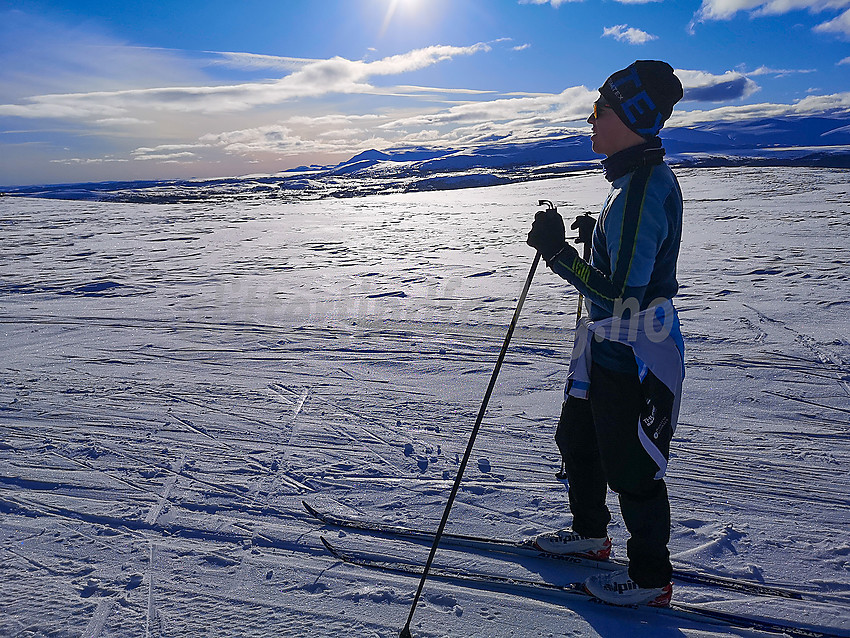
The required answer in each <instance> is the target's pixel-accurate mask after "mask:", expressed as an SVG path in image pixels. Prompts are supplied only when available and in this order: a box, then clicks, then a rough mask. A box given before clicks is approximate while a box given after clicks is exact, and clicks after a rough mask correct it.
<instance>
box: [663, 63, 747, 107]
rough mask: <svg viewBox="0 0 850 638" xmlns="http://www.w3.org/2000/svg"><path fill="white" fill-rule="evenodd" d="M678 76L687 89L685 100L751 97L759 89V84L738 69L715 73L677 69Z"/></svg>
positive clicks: (721, 100)
mask: <svg viewBox="0 0 850 638" xmlns="http://www.w3.org/2000/svg"><path fill="white" fill-rule="evenodd" d="M676 76H677V77H678V78H679V80H680V81H681V82H682V87H683V88H684V90H685V95H684V98H683V99H684V100H685V101H692V102H727V101H729V100H736V99H740V98H745V97H749V96H750V95H752V94H753V93H755V92H756V91H758V90H759V86H758V84H756V83H755V82H753V81H752V80H751V79H749V78H748V77H747V76H746V75H744V74H743V73H740V72H738V71H726V73H723V74H722V75H715V74H713V73H707V72H705V71H692V70H688V69H676Z"/></svg>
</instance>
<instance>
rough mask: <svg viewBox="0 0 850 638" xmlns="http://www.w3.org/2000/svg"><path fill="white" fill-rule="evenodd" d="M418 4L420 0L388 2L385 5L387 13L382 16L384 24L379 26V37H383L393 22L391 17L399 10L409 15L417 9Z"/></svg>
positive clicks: (391, 0) (394, 0) (393, 0)
mask: <svg viewBox="0 0 850 638" xmlns="http://www.w3.org/2000/svg"><path fill="white" fill-rule="evenodd" d="M419 3H420V0H390V1H389V4H388V5H387V12H386V14H384V22H383V24H382V25H381V33H380V35H381V36H383V35H384V34H385V33H386V32H387V29H388V28H389V27H390V23H391V22H392V21H393V17H394V16H395V14H396V13H397V12H398V11H399V9H402V10H403V11H404V12H405V13H410V12H411V11H413V10H415V9H416V8H417V5H418V4H419Z"/></svg>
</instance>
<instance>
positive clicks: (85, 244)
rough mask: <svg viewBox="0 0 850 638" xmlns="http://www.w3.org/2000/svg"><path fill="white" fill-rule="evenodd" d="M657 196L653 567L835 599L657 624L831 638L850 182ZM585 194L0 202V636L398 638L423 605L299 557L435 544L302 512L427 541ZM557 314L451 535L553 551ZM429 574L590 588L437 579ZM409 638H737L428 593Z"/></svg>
mask: <svg viewBox="0 0 850 638" xmlns="http://www.w3.org/2000/svg"><path fill="white" fill-rule="evenodd" d="M679 174H680V179H681V182H682V185H683V189H684V191H685V196H686V218H685V235H684V238H683V248H682V256H681V259H680V282H681V284H682V289H681V293H680V295H679V297H678V299H677V305H678V307H679V309H680V312H681V318H682V322H683V329H684V333H685V337H686V344H687V348H688V350H687V357H686V360H687V368H688V373H687V378H686V381H685V397H684V402H683V407H682V416H681V422H680V427H679V431H678V432H677V436H676V438H675V441H674V445H673V450H674V453H673V459H672V461H671V465H670V470H669V488H670V493H671V501H672V507H673V534H672V541H671V551H672V553H673V555H674V561H675V563H676V565H677V566H681V567H685V568H697V569H700V570H703V571H706V572H710V573H714V574H721V575H727V576H735V577H745V578H747V579H750V580H755V581H761V580H763V581H766V582H771V583H784V584H788V585H792V586H794V587H797V588H800V589H805V590H811V591H815V592H822V593H827V594H829V596H827V598H828V600H825V602H823V603H811V602H809V603H799V602H794V601H792V602H780V601H777V600H770V599H766V598H754V597H751V596H744V595H740V594H730V593H729V592H724V591H719V590H711V589H706V588H698V587H694V586H691V587H688V586H679V587H678V588H677V590H676V597H677V598H678V599H679V600H682V601H690V602H697V603H705V604H710V605H711V606H713V607H717V608H722V609H728V610H732V611H743V612H746V613H750V614H754V615H762V616H770V617H776V618H782V619H784V620H787V621H789V622H795V623H803V624H807V625H815V626H819V627H825V628H830V630H831V631H832V632H834V633H836V634H839V635H842V634H843V635H850V525H848V523H850V517H848V511H849V510H850V508H848V504H850V490H848V485H850V478H848V460H850V433H848V424H850V330H849V329H850V321H848V310H850V301H848V300H850V276H848V273H849V271H848V262H850V203H848V201H850V188H848V179H847V177H848V173H847V172H846V171H838V170H827V169H821V170H818V169H799V168H793V169H791V168H785V169H783V168H774V169H771V168H764V169H756V170H754V169H746V168H740V169H734V168H724V169H701V170H695V169H689V170H681V171H680V172H679ZM606 188H607V183H606V182H604V180H603V179H602V177H601V176H600V175H599V173H598V172H593V173H576V174H574V175H572V176H569V177H565V178H561V179H553V180H546V181H537V182H530V183H521V184H512V185H507V186H497V187H490V188H481V189H467V190H458V191H451V192H432V193H414V194H404V195H379V196H369V197H362V198H355V199H344V200H320V201H312V202H302V203H293V204H273V203H267V202H266V203H258V204H256V205H251V204H249V203H246V202H238V203H234V202H230V203H224V204H216V203H212V202H208V203H204V204H170V205H142V204H116V203H98V202H69V201H51V200H34V199H23V198H2V199H0V227H1V228H2V233H3V239H2V242H0V330H2V335H3V336H2V351H3V358H2V365H0V379H2V386H0V436H1V437H2V438H0V512H2V518H0V550H2V551H0V556H2V560H0V635H3V636H80V635H83V636H87V637H94V636H101V637H107V636H146V637H148V636H192V637H196V636H270V635H275V636H339V635H345V636H352V637H354V636H357V637H361V636H395V635H397V633H398V630H399V629H400V627H401V626H402V625H403V623H404V620H405V618H406V616H407V611H408V607H409V605H410V602H411V600H412V596H413V592H414V590H415V587H416V581H415V580H414V579H411V578H408V577H404V576H392V575H387V574H383V573H375V572H370V571H366V570H364V569H361V568H357V567H351V566H347V565H344V564H340V563H339V562H338V561H337V560H335V559H334V558H332V557H331V556H329V555H328V554H327V552H326V551H325V550H324V548H323V547H322V546H321V544H320V542H319V536H320V535H322V534H324V535H326V536H327V537H328V538H329V539H331V540H332V541H334V542H336V543H337V544H338V545H339V546H341V547H344V548H346V549H351V550H358V549H362V550H374V549H376V547H377V546H378V543H380V547H381V549H382V550H383V551H385V552H387V553H396V554H400V555H403V556H406V557H408V558H410V559H411V560H414V561H424V557H425V555H426V554H427V550H428V548H427V546H424V545H417V544H410V543H402V542H391V541H387V540H384V539H381V540H380V541H379V540H377V539H376V538H375V537H368V536H366V535H362V534H355V533H350V532H349V533H341V532H339V531H338V530H334V529H330V528H324V527H323V526H322V525H321V524H319V523H317V522H316V521H314V520H312V519H311V518H310V517H309V516H308V515H307V514H306V513H305V512H304V511H303V509H302V507H301V505H300V502H301V500H302V499H306V500H308V501H309V502H311V503H313V504H314V505H317V506H320V507H323V508H334V509H335V510H336V511H340V512H346V513H349V514H353V515H359V516H363V517H367V518H371V519H379V520H383V521H387V522H391V523H403V524H407V525H413V526H415V527H420V528H425V529H435V528H436V524H437V520H438V519H439V516H440V514H441V513H442V510H443V507H444V504H445V501H446V497H447V494H448V487H449V485H450V484H451V481H452V480H453V479H454V476H455V473H456V470H457V467H458V461H459V455H461V454H462V453H463V450H464V449H465V446H466V442H467V439H468V435H469V432H470V430H471V427H472V424H473V423H474V420H475V415H476V413H477V411H478V407H479V404H480V401H481V398H482V395H483V393H484V390H485V389H486V386H487V382H488V380H489V377H490V373H491V371H492V366H493V364H494V362H495V359H496V356H497V353H498V351H499V348H500V346H501V343H502V339H503V338H504V334H505V332H506V329H507V326H508V323H509V321H510V317H511V314H512V312H513V308H514V305H515V303H516V299H517V297H518V295H519V293H520V290H521V288H522V283H523V281H524V278H525V276H526V274H527V271H528V267H529V265H530V263H531V259H532V252H531V249H529V248H528V247H527V246H526V245H525V243H524V239H525V233H526V232H527V228H528V226H529V223H530V219H531V217H532V215H533V213H534V211H535V210H537V207H536V206H535V205H536V203H537V200H538V199H541V198H542V199H551V200H554V201H555V202H556V204H558V205H559V207H560V210H561V212H562V213H563V214H564V215H565V216H573V215H575V214H578V213H580V212H583V211H585V210H589V211H596V210H597V209H598V207H599V204H600V202H601V201H602V198H603V196H604V192H605V190H606ZM575 306H576V295H575V294H574V292H572V291H571V290H570V288H569V287H568V286H566V285H565V283H564V282H562V281H560V280H559V279H558V278H557V277H556V276H555V275H553V274H552V273H551V272H549V271H548V270H546V269H545V268H541V269H540V270H539V271H538V274H537V276H536V279H535V282H534V284H533V285H532V288H531V292H530V295H529V298H528V300H527V302H526V306H525V309H524V311H523V315H522V317H521V319H520V324H519V327H518V328H517V331H516V333H515V335H514V339H513V342H512V345H511V349H510V351H509V354H508V358H507V361H506V364H505V366H504V367H503V369H502V372H501V376H500V378H499V379H500V380H499V383H498V385H497V387H496V390H495V393H494V395H493V398H492V400H491V402H490V408H489V411H488V413H487V417H486V419H485V421H484V425H483V427H482V429H481V432H480V434H479V437H478V442H477V444H476V448H475V451H474V456H473V462H472V463H470V465H469V468H468V470H467V473H466V476H465V478H464V480H463V484H462V489H461V492H460V494H459V496H458V500H457V502H456V504H455V506H454V509H453V511H452V516H451V519H450V521H449V529H450V530H451V531H456V532H458V531H459V532H465V533H474V534H478V535H485V534H491V535H497V536H500V537H517V538H518V537H523V536H527V535H532V534H535V533H537V532H540V531H543V530H547V529H550V528H553V527H561V526H566V525H568V524H569V520H570V517H569V513H568V511H567V508H566V489H565V485H564V484H563V482H561V481H558V480H557V479H555V477H554V472H555V471H556V469H557V467H558V454H557V450H556V448H555V445H554V441H553V439H552V434H553V430H554V424H555V419H556V416H557V414H558V412H559V406H560V401H561V397H562V386H563V382H564V377H565V374H566V367H567V359H568V353H569V349H570V344H571V338H572V326H573V323H574V313H575ZM609 500H610V504H611V506H612V509H613V511H614V512H615V520H614V523H613V524H612V527H611V533H612V536H613V537H614V539H615V544H616V545H615V546H616V551H618V552H619V555H621V556H623V555H624V553H625V552H624V543H625V533H624V529H623V525H622V522H621V520H620V519H619V516H618V514H617V512H618V510H617V505H616V499H615V498H614V497H613V495H611V497H610V499H609ZM436 563H437V564H439V565H454V566H464V567H468V568H474V569H476V570H480V571H488V570H489V571H492V572H494V573H502V574H513V575H521V576H523V577H528V578H539V579H545V580H548V581H550V582H560V583H566V582H570V581H574V580H577V579H581V578H584V577H585V576H587V573H586V572H583V571H582V570H581V569H578V568H575V567H567V566H566V565H558V564H552V563H551V562H545V561H540V560H537V559H531V558H522V559H516V560H509V559H504V558H503V559H501V560H494V559H493V558H492V557H485V556H476V555H472V554H470V553H459V552H456V551H450V550H448V549H441V550H440V551H439V552H438V554H437V561H436ZM413 630H414V635H415V636H419V637H431V638H434V637H441V636H452V637H456V636H529V637H535V638H536V637H539V636H603V637H606V638H609V637H616V636H626V635H628V636H652V637H655V636H663V637H667V636H671V637H672V636H701V637H704V636H720V635H729V634H730V633H731V634H732V635H746V636H749V635H758V634H753V633H752V632H745V631H737V630H735V631H731V630H728V629H724V628H723V627H717V626H712V625H708V624H697V623H693V622H690V621H683V620H676V619H673V618H668V617H665V616H662V615H660V614H657V613H654V612H652V611H635V610H618V609H615V608H611V607H604V606H599V605H594V604H592V603H589V602H582V601H578V602H576V601H575V600H568V599H563V598H561V599H559V598H558V597H556V596H548V595H547V596H543V597H534V596H515V595H510V594H506V593H504V592H501V593H499V592H489V591H486V590H484V589H479V588H470V587H463V586H460V585H459V584H452V583H446V582H438V581H431V582H429V583H428V584H427V585H426V589H425V593H424V596H423V599H422V601H421V602H420V605H419V607H418V610H417V612H416V617H415V619H414V623H413Z"/></svg>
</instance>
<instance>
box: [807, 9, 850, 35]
mask: <svg viewBox="0 0 850 638" xmlns="http://www.w3.org/2000/svg"><path fill="white" fill-rule="evenodd" d="M813 30H814V31H816V32H817V33H838V34H840V35H845V36H848V37H850V9H847V11H845V12H844V13H842V14H841V15H840V16H838V17H837V18H834V19H833V20H830V21H829V22H824V23H822V24H819V25H817V26H816V27H815V28H814V29H813Z"/></svg>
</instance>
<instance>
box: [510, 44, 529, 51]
mask: <svg viewBox="0 0 850 638" xmlns="http://www.w3.org/2000/svg"><path fill="white" fill-rule="evenodd" d="M530 48H531V45H530V44H520V45H518V46H515V47H513V49H512V50H513V51H525V50H526V49H530Z"/></svg>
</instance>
